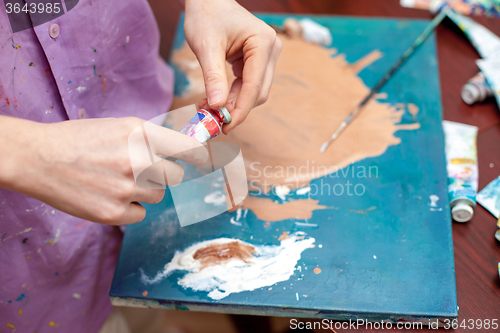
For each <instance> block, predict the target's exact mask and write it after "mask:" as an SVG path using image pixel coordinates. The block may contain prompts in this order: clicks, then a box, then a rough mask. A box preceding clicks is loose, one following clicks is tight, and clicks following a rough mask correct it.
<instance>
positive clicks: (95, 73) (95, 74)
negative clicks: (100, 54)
mask: <svg viewBox="0 0 500 333" xmlns="http://www.w3.org/2000/svg"><path fill="white" fill-rule="evenodd" d="M94 76H97V72H96V71H95V65H94Z"/></svg>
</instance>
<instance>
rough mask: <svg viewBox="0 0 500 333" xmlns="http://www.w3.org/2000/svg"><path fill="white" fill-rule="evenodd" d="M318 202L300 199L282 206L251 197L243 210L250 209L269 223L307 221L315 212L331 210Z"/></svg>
mask: <svg viewBox="0 0 500 333" xmlns="http://www.w3.org/2000/svg"><path fill="white" fill-rule="evenodd" d="M318 202H319V200H312V199H300V200H294V201H289V202H285V203H282V204H280V203H278V202H274V201H272V200H271V199H268V198H258V197H253V196H250V195H249V196H248V197H247V198H246V199H245V200H244V201H243V209H247V208H248V209H250V210H251V211H252V212H254V213H255V215H257V217H258V218H259V219H261V220H264V221H269V222H276V221H282V220H287V219H297V220H305V219H310V218H311V217H312V212H313V211H314V210H316V209H328V208H329V207H328V206H321V205H318ZM264 227H265V226H264ZM280 240H281V239H280Z"/></svg>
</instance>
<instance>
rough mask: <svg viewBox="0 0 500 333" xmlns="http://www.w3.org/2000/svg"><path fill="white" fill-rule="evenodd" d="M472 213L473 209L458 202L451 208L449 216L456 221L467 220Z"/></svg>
mask: <svg viewBox="0 0 500 333" xmlns="http://www.w3.org/2000/svg"><path fill="white" fill-rule="evenodd" d="M473 215H474V209H472V207H471V206H469V205H468V204H466V203H458V204H457V205H456V206H455V207H453V209H452V210H451V216H452V217H453V219H454V220H455V221H457V222H467V221H470V219H471V218H472V216H473Z"/></svg>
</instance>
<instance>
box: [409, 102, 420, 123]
mask: <svg viewBox="0 0 500 333" xmlns="http://www.w3.org/2000/svg"><path fill="white" fill-rule="evenodd" d="M418 111H419V110H418V106H416V105H415V104H413V103H409V104H408V112H409V113H410V114H411V115H412V117H413V120H415V119H417V114H418Z"/></svg>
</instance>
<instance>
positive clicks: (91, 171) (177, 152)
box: [10, 118, 208, 225]
mask: <svg viewBox="0 0 500 333" xmlns="http://www.w3.org/2000/svg"><path fill="white" fill-rule="evenodd" d="M19 121H23V122H25V123H23V126H24V127H25V128H29V131H27V132H26V133H23V134H25V135H23V138H19V140H22V141H21V142H18V143H16V142H14V143H13V144H14V145H17V146H18V149H17V150H18V151H20V156H18V157H20V159H18V161H21V162H22V163H13V164H12V165H16V164H17V168H16V169H14V168H11V169H10V170H11V171H10V179H12V180H14V181H11V182H10V183H11V184H12V185H11V186H10V187H11V188H10V189H12V190H15V191H18V192H21V193H24V194H27V195H30V196H32V197H34V198H37V199H39V200H41V201H43V202H45V203H47V204H49V205H51V206H52V207H54V208H57V209H59V210H61V211H64V212H66V213H68V214H71V215H74V216H77V217H80V218H83V219H86V220H90V221H93V222H98V223H103V224H110V225H121V224H130V223H135V222H139V221H141V220H142V219H143V218H144V217H145V214H146V211H145V209H144V207H142V206H141V205H140V204H139V202H144V203H150V204H154V203H158V202H160V201H161V200H162V198H163V195H164V188H163V186H161V185H159V184H165V185H169V186H175V185H177V184H179V183H180V182H181V181H182V178H183V175H184V171H183V169H182V167H181V165H180V164H178V163H175V162H172V161H168V160H163V159H161V161H160V162H158V163H155V164H153V165H152V166H151V159H150V158H149V157H150V156H149V153H148V152H147V153H146V157H147V158H146V159H145V160H144V158H143V159H142V160H141V158H138V159H137V158H135V160H134V156H131V155H134V154H130V153H129V152H132V150H130V149H131V148H130V146H131V145H134V142H131V139H130V138H131V137H132V136H131V133H132V132H133V131H134V130H136V131H137V129H139V134H140V139H141V140H144V135H143V133H142V130H141V128H142V129H144V128H146V127H147V140H148V142H149V147H150V148H151V156H153V155H154V156H156V154H162V155H165V156H175V157H176V158H179V159H181V160H184V161H186V162H188V163H191V164H194V165H203V164H204V162H205V161H206V160H207V159H208V153H207V152H206V150H205V149H204V148H203V146H202V145H201V144H200V143H198V141H196V140H195V139H193V138H190V137H188V136H186V135H184V134H181V133H178V132H175V131H173V130H170V129H167V128H164V127H161V126H157V125H154V124H152V123H147V125H146V124H145V121H144V120H141V119H138V118H120V119H114V118H106V119H86V120H71V121H64V122H60V123H54V124H39V123H34V122H27V121H25V120H19ZM134 140H135V139H134ZM140 144H141V142H138V143H137V146H139V147H140V148H141V147H143V148H146V146H145V145H144V141H142V144H143V146H140ZM198 147H199V148H201V149H193V148H198ZM143 150H144V149H143ZM158 159H159V158H158ZM141 163H142V166H141ZM147 167H150V168H147ZM133 168H136V169H135V170H133ZM137 168H138V169H140V170H143V169H146V171H147V172H146V171H144V173H146V176H147V179H145V181H146V182H149V183H150V185H151V186H139V185H137V184H138V181H137V182H136V180H135V179H134V171H137ZM136 173H137V172H136ZM136 176H137V175H136ZM141 176H142V174H141ZM143 178H144V177H143ZM165 178H167V179H165ZM143 182H144V179H143Z"/></svg>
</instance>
